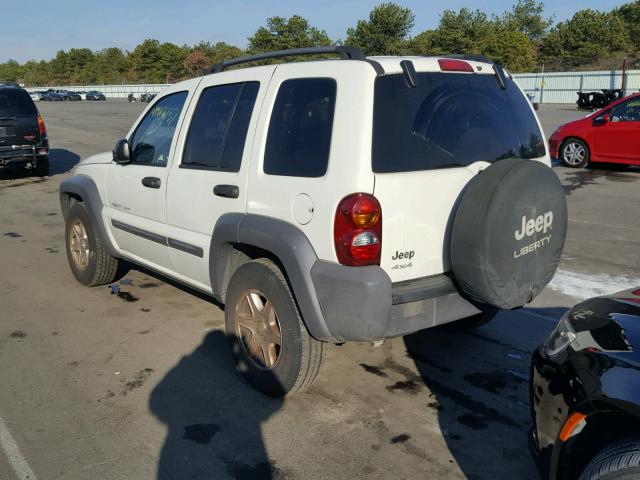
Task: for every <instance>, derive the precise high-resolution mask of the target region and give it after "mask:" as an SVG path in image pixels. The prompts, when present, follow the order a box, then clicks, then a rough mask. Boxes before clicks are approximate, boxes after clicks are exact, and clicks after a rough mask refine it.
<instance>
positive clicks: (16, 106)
mask: <svg viewBox="0 0 640 480" xmlns="http://www.w3.org/2000/svg"><path fill="white" fill-rule="evenodd" d="M37 114H38V112H37V110H36V106H35V105H34V104H33V100H31V97H30V96H29V94H28V93H27V92H25V91H24V90H19V89H17V88H16V89H9V88H7V89H3V90H0V117H15V116H17V115H37Z"/></svg>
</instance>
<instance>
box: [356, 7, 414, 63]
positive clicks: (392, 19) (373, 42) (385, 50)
mask: <svg viewBox="0 0 640 480" xmlns="http://www.w3.org/2000/svg"><path fill="white" fill-rule="evenodd" d="M414 22H415V15H414V14H413V12H412V11H411V10H410V9H408V8H404V7H401V6H399V5H397V4H395V3H383V4H380V5H378V6H377V7H375V8H374V9H373V10H372V11H371V13H369V20H359V21H358V23H357V24H356V26H355V27H354V28H349V29H348V30H347V41H346V43H347V45H352V46H354V47H358V48H360V49H361V50H362V51H363V52H364V53H365V54H366V55H394V54H395V55H397V54H401V53H405V52H406V51H407V49H408V47H409V41H408V39H407V37H408V35H409V32H410V31H411V29H412V28H413V25H414Z"/></svg>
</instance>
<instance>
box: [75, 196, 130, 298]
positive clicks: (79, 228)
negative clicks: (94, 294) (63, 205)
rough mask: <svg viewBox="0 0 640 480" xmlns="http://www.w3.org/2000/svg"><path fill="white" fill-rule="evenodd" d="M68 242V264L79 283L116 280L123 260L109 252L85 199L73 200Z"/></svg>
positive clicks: (99, 283) (91, 284)
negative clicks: (98, 232)
mask: <svg viewBox="0 0 640 480" xmlns="http://www.w3.org/2000/svg"><path fill="white" fill-rule="evenodd" d="M65 243H66V250H67V259H68V261H69V267H70V268H71V272H72V273H73V276H74V277H76V280H78V282H80V283H82V284H83V285H86V286H87V287H94V286H96V285H104V284H107V283H111V282H113V281H114V280H115V279H116V277H117V275H118V267H119V266H120V262H121V260H119V259H117V258H114V257H112V256H111V255H109V254H108V253H107V251H106V249H105V248H104V245H103V243H102V239H101V238H100V236H99V235H97V234H96V231H95V227H94V225H93V224H92V222H91V217H90V216H89V213H88V212H87V207H86V206H85V204H84V203H82V202H76V203H74V204H73V205H72V206H71V208H70V209H69V215H68V216H67V220H66V228H65Z"/></svg>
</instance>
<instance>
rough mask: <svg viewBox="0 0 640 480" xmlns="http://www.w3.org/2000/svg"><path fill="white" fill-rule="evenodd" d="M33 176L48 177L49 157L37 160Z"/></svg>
mask: <svg viewBox="0 0 640 480" xmlns="http://www.w3.org/2000/svg"><path fill="white" fill-rule="evenodd" d="M33 175H34V176H36V177H46V176H48V175H49V155H47V156H46V157H41V158H39V159H38V163H37V165H36V168H34V169H33Z"/></svg>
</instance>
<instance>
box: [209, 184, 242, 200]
mask: <svg viewBox="0 0 640 480" xmlns="http://www.w3.org/2000/svg"><path fill="white" fill-rule="evenodd" d="M213 194H214V195H217V196H218V197H225V198H238V196H239V195H240V189H239V188H238V186H237V185H216V186H215V187H213Z"/></svg>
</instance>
